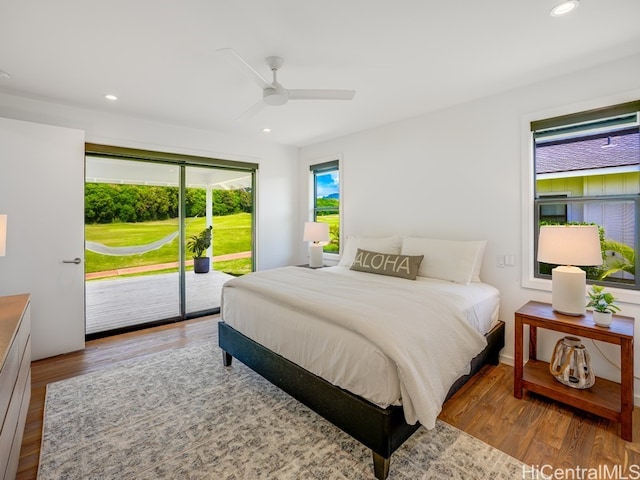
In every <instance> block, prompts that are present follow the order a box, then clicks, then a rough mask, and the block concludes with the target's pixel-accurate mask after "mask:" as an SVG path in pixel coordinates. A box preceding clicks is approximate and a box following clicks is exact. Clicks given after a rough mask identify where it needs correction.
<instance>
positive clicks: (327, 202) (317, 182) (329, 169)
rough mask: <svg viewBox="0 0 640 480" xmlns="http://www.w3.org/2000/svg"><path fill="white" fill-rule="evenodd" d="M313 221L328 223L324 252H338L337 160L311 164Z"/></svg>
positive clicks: (338, 178) (338, 196)
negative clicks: (327, 239) (326, 243)
mask: <svg viewBox="0 0 640 480" xmlns="http://www.w3.org/2000/svg"><path fill="white" fill-rule="evenodd" d="M309 168H310V170H311V174H312V175H313V221H314V222H323V223H328V224H329V237H330V239H331V240H330V242H329V244H328V245H325V247H324V252H325V253H339V252H340V165H339V162H338V160H333V161H331V162H325V163H320V164H317V165H311V166H310V167H309Z"/></svg>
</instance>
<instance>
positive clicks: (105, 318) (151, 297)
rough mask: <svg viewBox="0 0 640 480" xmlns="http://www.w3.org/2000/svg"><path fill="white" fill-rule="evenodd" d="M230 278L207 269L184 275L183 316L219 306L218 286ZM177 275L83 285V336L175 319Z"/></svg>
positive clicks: (168, 274)
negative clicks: (185, 308)
mask: <svg viewBox="0 0 640 480" xmlns="http://www.w3.org/2000/svg"><path fill="white" fill-rule="evenodd" d="M231 278H233V276H231V275H228V274H226V273H222V272H217V271H215V270H211V271H210V272H209V273H200V274H196V273H193V272H191V271H190V272H187V275H186V296H187V313H194V312H199V311H203V310H210V309H212V308H217V307H220V294H221V292H222V284H223V283H224V282H226V281H227V280H229V279H231ZM178 282H179V280H178V274H177V273H162V274H157V275H144V276H137V277H124V278H109V279H104V280H92V281H88V282H86V287H85V288H86V293H85V295H86V313H85V315H86V321H85V323H86V333H87V334H92V333H98V332H104V331H107V330H114V329H118V328H124V327H129V326H133V325H138V324H144V323H149V322H154V321H157V320H163V319H166V318H174V317H178V316H179V314H180V310H179V309H180V306H179V298H178V297H179V283H178Z"/></svg>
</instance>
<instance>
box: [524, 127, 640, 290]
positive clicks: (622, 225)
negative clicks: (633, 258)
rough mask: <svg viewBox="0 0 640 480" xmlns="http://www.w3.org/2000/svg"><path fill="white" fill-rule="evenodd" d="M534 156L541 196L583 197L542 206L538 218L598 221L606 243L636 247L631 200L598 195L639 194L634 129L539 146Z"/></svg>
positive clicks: (639, 144)
mask: <svg viewBox="0 0 640 480" xmlns="http://www.w3.org/2000/svg"><path fill="white" fill-rule="evenodd" d="M535 155H536V156H535V158H536V192H537V195H538V196H539V198H545V197H554V198H571V197H582V198H585V202H581V203H566V202H565V203H562V202H558V203H553V204H547V205H541V209H540V220H543V221H544V220H547V221H550V222H557V223H566V222H586V223H596V224H598V225H600V226H601V227H603V228H604V232H605V239H606V240H614V241H616V242H620V243H624V244H626V245H628V246H630V247H632V248H635V245H636V241H637V239H636V231H637V228H636V219H635V214H636V212H635V211H636V207H635V204H634V201H633V199H630V198H629V197H627V198H626V199H625V198H621V199H620V201H614V202H611V201H609V202H602V201H598V197H602V196H617V195H625V196H629V195H631V196H633V195H636V196H637V195H638V194H640V133H638V127H633V128H629V129H626V130H622V131H617V132H608V133H606V134H597V135H590V136H583V137H578V138H571V139H565V140H559V141H549V142H539V143H538V144H537V145H536V153H535ZM621 275H622V274H621ZM628 277H629V276H628V274H625V275H622V278H628Z"/></svg>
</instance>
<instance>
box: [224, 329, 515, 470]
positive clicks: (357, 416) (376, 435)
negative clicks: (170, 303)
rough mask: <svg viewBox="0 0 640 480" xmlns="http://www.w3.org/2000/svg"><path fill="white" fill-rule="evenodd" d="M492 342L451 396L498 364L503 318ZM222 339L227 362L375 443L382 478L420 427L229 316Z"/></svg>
mask: <svg viewBox="0 0 640 480" xmlns="http://www.w3.org/2000/svg"><path fill="white" fill-rule="evenodd" d="M486 337H487V347H486V348H485V349H484V350H483V351H482V352H480V353H479V354H478V355H477V356H476V357H475V358H474V359H473V360H472V362H471V372H470V373H469V374H468V375H465V376H463V377H460V378H459V379H458V380H457V381H456V382H455V383H454V384H453V386H452V387H451V389H450V390H449V393H448V394H447V399H449V398H450V397H451V396H452V395H453V394H454V393H455V392H457V391H458V390H459V389H460V387H462V386H463V385H464V384H465V383H466V382H467V381H468V380H469V379H470V378H471V377H472V376H473V375H475V374H476V373H477V372H478V371H479V370H480V368H482V366H484V365H485V364H488V363H491V364H494V365H497V364H498V362H499V354H500V350H501V349H502V348H503V347H504V322H502V321H500V322H498V324H496V325H495V326H494V328H493V329H491V331H489V332H488V333H487V334H486ZM218 343H219V345H220V348H221V349H222V351H223V362H224V365H225V366H230V365H231V361H232V358H233V357H235V358H237V359H238V360H240V361H241V362H242V363H244V364H245V365H247V366H248V367H249V368H251V369H252V370H254V371H255V372H256V373H258V374H260V375H261V376H263V377H264V378H266V379H267V380H269V381H270V382H271V383H273V384H274V385H276V386H277V387H279V388H280V389H282V390H283V391H285V392H287V393H288V394H289V395H291V396H292V397H294V398H295V399H297V400H298V401H300V402H302V403H303V404H305V405H306V406H307V407H309V408H310V409H312V410H313V411H315V412H316V413H318V414H319V415H322V416H323V417H324V418H325V419H327V420H328V421H330V422H331V423H333V424H334V425H335V426H337V427H338V428H340V429H342V430H343V431H344V432H346V433H348V434H349V435H351V436H352V437H353V438H355V439H356V440H358V441H359V442H361V443H362V444H364V445H365V446H366V447H368V448H370V449H371V451H372V453H373V468H374V474H375V476H376V478H377V479H379V480H384V479H386V478H387V475H388V474H389V464H390V460H391V454H392V453H393V452H394V451H395V450H397V449H398V447H400V445H402V444H403V443H404V441H405V440H407V439H408V438H409V437H410V436H411V435H412V434H413V433H414V432H415V431H416V430H417V429H418V428H419V426H420V424H419V423H418V424H416V425H408V424H407V423H406V422H405V420H404V412H403V411H402V407H397V406H391V407H388V408H380V407H378V406H377V405H374V404H373V403H371V402H369V401H367V400H365V399H363V398H362V397H359V396H357V395H354V394H353V393H350V392H348V391H346V390H344V389H342V388H339V387H336V386H335V385H332V384H331V383H329V382H327V381H326V380H324V379H322V378H320V377H318V376H317V375H314V374H312V373H310V372H309V371H307V370H305V369H303V368H302V367H300V366H298V365H296V364H295V363H293V362H291V361H289V360H287V359H286V358H284V357H282V356H280V355H278V354H276V353H274V352H272V351H271V350H269V349H268V348H266V347H264V346H262V345H260V344H259V343H256V342H255V341H253V340H251V339H250V338H248V337H246V336H244V335H243V334H241V333H239V332H238V331H237V330H234V329H233V328H232V327H230V326H229V325H227V324H226V323H225V322H224V321H221V322H219V324H218Z"/></svg>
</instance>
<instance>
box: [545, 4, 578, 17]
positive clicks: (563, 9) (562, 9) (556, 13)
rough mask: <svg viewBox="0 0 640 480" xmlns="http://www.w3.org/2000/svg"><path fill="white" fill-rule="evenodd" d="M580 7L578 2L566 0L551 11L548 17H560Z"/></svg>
mask: <svg viewBox="0 0 640 480" xmlns="http://www.w3.org/2000/svg"><path fill="white" fill-rule="evenodd" d="M579 5H580V0H566V1H563V2H560V3H558V4H557V5H556V6H555V7H553V8H552V9H551V11H550V12H549V15H551V16H552V17H562V16H564V15H567V14H568V13H571V12H573V11H574V10H575V9H576V8H578V6H579Z"/></svg>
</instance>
